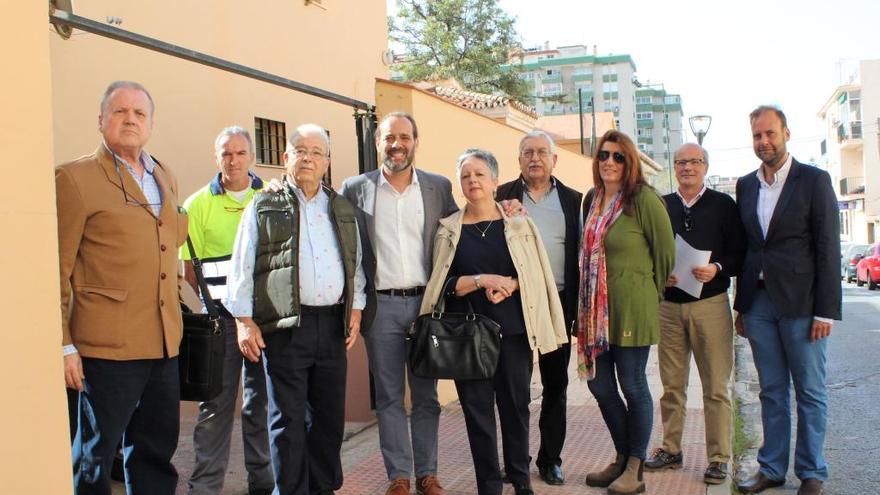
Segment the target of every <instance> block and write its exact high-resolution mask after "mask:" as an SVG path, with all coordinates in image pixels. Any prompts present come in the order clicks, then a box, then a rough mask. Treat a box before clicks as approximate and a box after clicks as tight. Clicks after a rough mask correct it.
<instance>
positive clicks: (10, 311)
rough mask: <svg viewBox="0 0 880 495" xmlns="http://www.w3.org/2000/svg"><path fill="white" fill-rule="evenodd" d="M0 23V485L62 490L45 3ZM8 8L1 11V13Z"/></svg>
mask: <svg viewBox="0 0 880 495" xmlns="http://www.w3.org/2000/svg"><path fill="white" fill-rule="evenodd" d="M6 7H7V9H6V11H5V15H4V17H3V19H4V20H2V21H0V26H2V28H0V45H2V46H5V47H14V49H6V50H4V53H5V58H4V63H5V64H6V66H7V67H10V68H14V70H12V71H11V72H9V77H5V78H4V80H3V91H0V108H3V116H4V118H3V119H2V120H0V146H2V149H3V150H5V151H4V154H5V157H6V159H7V163H6V164H5V165H4V166H3V167H0V179H2V180H3V183H4V184H9V185H12V184H14V187H9V188H7V192H6V194H3V195H2V197H0V217H2V219H3V222H2V228H3V231H4V232H6V233H7V234H13V233H14V234H15V235H16V239H15V240H14V241H11V242H4V243H2V245H0V273H2V274H3V280H4V283H3V284H2V286H0V301H3V313H4V327H5V332H4V348H5V349H6V350H7V352H6V353H5V355H4V356H3V359H2V360H0V375H2V376H4V377H5V378H6V380H5V387H4V391H3V395H4V400H3V407H2V408H0V439H2V440H0V459H2V460H3V462H2V463H0V487H2V488H0V491H2V492H3V493H9V494H19V493H47V494H53V495H64V494H69V493H71V492H72V490H73V481H72V477H71V469H70V436H69V432H68V423H67V401H66V399H65V395H64V371H63V368H62V364H61V361H62V360H61V331H60V328H61V317H60V315H61V313H60V311H59V295H58V294H59V293H58V289H57V288H58V242H57V233H58V230H57V226H56V220H55V218H56V217H55V177H54V173H53V170H52V163H53V158H52V141H53V139H52V99H51V94H52V89H51V78H50V73H49V36H52V35H50V34H49V32H48V31H49V27H48V23H47V21H46V3H45V2H13V3H11V4H10V5H7V6H6ZM10 8H11V11H10Z"/></svg>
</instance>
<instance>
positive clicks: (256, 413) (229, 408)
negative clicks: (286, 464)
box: [188, 317, 275, 495]
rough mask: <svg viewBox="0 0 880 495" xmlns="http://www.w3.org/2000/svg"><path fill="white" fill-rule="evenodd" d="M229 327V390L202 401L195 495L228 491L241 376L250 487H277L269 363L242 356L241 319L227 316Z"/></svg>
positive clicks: (192, 488) (226, 362)
mask: <svg viewBox="0 0 880 495" xmlns="http://www.w3.org/2000/svg"><path fill="white" fill-rule="evenodd" d="M223 324H224V331H225V332H226V357H225V359H224V364H223V391H222V392H220V395H218V396H217V397H215V398H214V399H212V400H210V401H207V402H201V403H199V417H198V420H197V423H196V427H195V430H194V431H193V451H195V454H196V461H195V466H194V467H193V473H192V476H191V477H190V479H189V492H188V493H189V495H216V494H219V493H220V492H221V491H222V490H223V478H224V476H225V475H226V466H227V464H228V463H229V445H230V443H231V440H232V426H233V423H234V421H235V400H236V398H237V396H238V380H239V376H241V379H242V389H243V392H242V406H241V437H242V443H243V445H244V463H245V468H246V469H247V472H248V487H249V489H251V490H257V489H267V490H270V491H271V490H272V488H273V487H274V486H275V479H274V477H273V475H272V463H271V458H270V457H269V433H268V430H267V428H266V418H267V416H266V402H267V396H266V375H265V373H264V371H263V363H262V362H258V363H252V362H250V361H248V360H246V359H244V358H243V357H242V355H241V351H239V349H238V339H237V336H236V330H235V320H233V319H231V318H226V317H224V318H223Z"/></svg>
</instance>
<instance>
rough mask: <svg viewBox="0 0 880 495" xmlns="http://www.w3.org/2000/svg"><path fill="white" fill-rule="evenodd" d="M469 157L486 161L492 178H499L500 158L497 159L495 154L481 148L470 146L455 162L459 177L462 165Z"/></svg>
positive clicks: (456, 173) (456, 172)
mask: <svg viewBox="0 0 880 495" xmlns="http://www.w3.org/2000/svg"><path fill="white" fill-rule="evenodd" d="M468 158H479V159H480V160H483V161H484V162H486V166H487V167H489V172H490V173H491V174H492V178H493V179H497V178H498V160H496V159H495V155H493V154H492V153H490V152H488V151H486V150H483V149H480V148H468V149H466V150H464V153H462V154H461V155H460V156H459V157H458V160H457V161H456V162H455V175H456V176H457V177H461V167H462V165H463V164H464V162H465V160H467V159H468Z"/></svg>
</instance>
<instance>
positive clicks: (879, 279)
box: [856, 242, 880, 290]
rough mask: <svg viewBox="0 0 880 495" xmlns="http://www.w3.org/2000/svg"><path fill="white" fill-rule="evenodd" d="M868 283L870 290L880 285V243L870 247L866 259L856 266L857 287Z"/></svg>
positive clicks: (866, 252)
mask: <svg viewBox="0 0 880 495" xmlns="http://www.w3.org/2000/svg"><path fill="white" fill-rule="evenodd" d="M866 282H867V284H868V290H874V289H876V288H877V285H878V284H880V242H878V243H876V244H872V245H870V246H868V248H867V249H865V257H864V258H862V260H861V261H859V264H858V265H856V285H858V286H859V287H861V286H862V285H863V284H865V283H866Z"/></svg>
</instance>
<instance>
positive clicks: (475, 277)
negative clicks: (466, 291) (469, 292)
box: [474, 275, 483, 289]
mask: <svg viewBox="0 0 880 495" xmlns="http://www.w3.org/2000/svg"><path fill="white" fill-rule="evenodd" d="M474 285H476V286H477V288H478V289H482V288H483V286H482V285H480V275H474Z"/></svg>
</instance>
